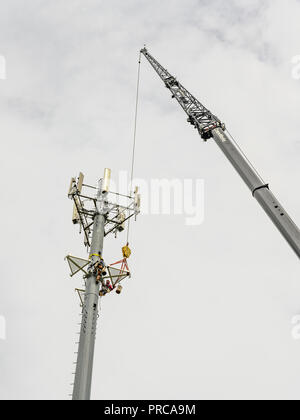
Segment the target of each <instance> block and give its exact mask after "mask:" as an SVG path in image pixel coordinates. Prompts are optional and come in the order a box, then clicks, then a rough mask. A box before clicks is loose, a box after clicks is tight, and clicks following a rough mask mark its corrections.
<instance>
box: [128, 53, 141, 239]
mask: <svg viewBox="0 0 300 420" xmlns="http://www.w3.org/2000/svg"><path fill="white" fill-rule="evenodd" d="M140 75H141V53H139V61H138V72H137V83H136V97H135V112H134V128H133V145H132V155H131V173H130V194H129V195H130V196H131V195H132V181H133V173H134V163H135V147H136V131H137V116H138V105H139V90H140ZM129 231H130V219H128V223H127V245H126V246H128V244H129Z"/></svg>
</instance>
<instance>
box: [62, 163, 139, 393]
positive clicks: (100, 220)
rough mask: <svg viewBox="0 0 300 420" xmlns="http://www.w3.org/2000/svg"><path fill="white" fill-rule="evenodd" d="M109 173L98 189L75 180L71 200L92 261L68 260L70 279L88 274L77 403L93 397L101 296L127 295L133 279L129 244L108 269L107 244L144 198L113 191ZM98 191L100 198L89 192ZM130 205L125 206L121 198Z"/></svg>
mask: <svg viewBox="0 0 300 420" xmlns="http://www.w3.org/2000/svg"><path fill="white" fill-rule="evenodd" d="M110 176H111V171H110V169H105V171H104V177H103V178H102V179H100V181H99V182H98V186H97V187H94V186H91V185H86V184H84V183H83V180H84V175H83V174H82V173H80V174H79V177H78V179H77V180H76V179H75V178H72V179H71V185H70V188H69V193H68V197H69V198H70V199H72V200H73V202H74V208H73V216H72V221H73V223H74V224H78V225H79V226H80V232H82V233H83V236H84V245H85V246H86V247H87V250H88V258H87V259H86V258H79V257H74V256H72V255H67V257H66V260H67V262H68V264H69V267H70V270H71V274H70V275H71V277H73V276H74V275H75V274H77V273H83V279H84V285H85V288H84V289H75V290H76V292H77V293H78V295H79V298H80V303H81V307H82V320H81V329H80V338H79V347H78V355H77V363H76V372H75V381H74V388H73V395H72V398H73V400H89V399H90V395H91V382H92V370H93V360H94V347H95V336H96V326H97V318H98V308H99V297H104V296H105V295H107V294H108V293H110V292H112V291H115V292H116V293H117V294H120V293H121V291H122V285H121V282H122V281H123V280H124V279H125V278H126V277H130V271H129V268H128V264H127V258H129V256H130V254H131V251H130V248H129V244H128V243H127V244H126V245H125V246H124V247H123V248H122V259H121V260H119V261H117V262H115V263H113V264H110V265H106V264H105V262H104V259H103V242H104V239H105V237H106V236H107V235H109V234H110V233H113V234H115V236H117V234H118V233H119V232H122V231H124V230H125V225H126V222H127V221H128V225H129V219H130V218H131V217H133V216H134V217H135V218H136V216H137V215H138V214H139V213H140V195H139V193H138V188H135V191H134V193H133V194H130V195H128V196H127V195H123V194H119V193H116V192H112V191H110V190H109V187H110ZM91 190H93V191H94V192H95V193H96V194H94V196H91V195H93V194H90V193H89V192H86V191H91ZM122 197H123V201H124V200H126V203H127V204H126V205H121V204H120V199H121V198H122Z"/></svg>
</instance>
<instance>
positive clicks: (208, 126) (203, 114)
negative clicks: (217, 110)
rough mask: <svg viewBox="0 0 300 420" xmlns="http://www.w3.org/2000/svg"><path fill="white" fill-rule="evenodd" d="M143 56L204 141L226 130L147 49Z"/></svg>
mask: <svg viewBox="0 0 300 420" xmlns="http://www.w3.org/2000/svg"><path fill="white" fill-rule="evenodd" d="M141 54H143V55H144V56H145V58H146V59H147V60H148V61H149V63H150V64H151V66H152V67H153V68H154V70H155V71H156V73H157V74H158V75H159V77H160V78H161V79H162V81H163V82H164V84H165V86H166V87H167V88H168V89H169V90H170V91H171V94H172V98H175V99H176V100H177V102H178V103H179V104H180V106H181V107H182V108H183V110H184V111H185V112H186V114H187V116H188V119H187V121H188V122H189V123H190V124H192V125H193V126H194V127H195V128H197V130H198V132H199V134H200V136H201V137H202V138H203V139H204V140H207V139H209V138H210V137H212V134H211V132H212V130H213V129H215V128H218V127H220V128H222V129H223V130H224V129H225V125H224V124H223V123H222V122H221V121H220V120H219V119H218V118H217V117H216V116H215V115H213V114H212V113H211V112H210V111H209V110H208V109H207V108H205V106H204V105H202V104H201V102H199V101H198V99H196V98H195V97H194V96H193V95H192V94H191V93H190V92H189V91H188V90H187V89H186V88H185V87H184V86H182V84H181V83H179V82H178V80H176V78H175V77H174V76H172V75H171V74H170V73H169V72H168V70H166V69H165V68H164V67H163V66H162V65H161V64H160V63H159V62H158V61H157V60H156V59H155V58H154V57H152V55H151V54H149V52H148V50H147V49H146V48H143V49H141Z"/></svg>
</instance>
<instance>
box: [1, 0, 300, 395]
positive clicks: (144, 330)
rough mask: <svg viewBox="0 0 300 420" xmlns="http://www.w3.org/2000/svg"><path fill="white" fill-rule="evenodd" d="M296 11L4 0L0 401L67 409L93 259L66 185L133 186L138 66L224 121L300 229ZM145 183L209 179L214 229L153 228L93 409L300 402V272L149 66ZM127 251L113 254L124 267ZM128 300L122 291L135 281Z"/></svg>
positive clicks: (115, 321) (115, 0) (263, 0)
mask: <svg viewBox="0 0 300 420" xmlns="http://www.w3.org/2000/svg"><path fill="white" fill-rule="evenodd" d="M299 21H300V1H299V0H288V1H285V2H283V1H280V0H272V1H270V0H269V1H267V0H259V1H256V0H251V1H250V0H243V1H241V0H239V1H237V0H236V1H235V0H228V1H226V2H224V1H220V0H213V1H212V0H209V1H206V0H186V1H179V0H171V1H161V0H159V1H158V0H152V1H151V2H150V1H144V0H142V1H141V0H139V1H138V0H127V1H126V2H125V1H121V0H111V1H109V2H104V1H101V0H68V1H64V2H62V1H58V0H52V1H51V2H49V1H45V0H44V1H41V0H26V1H25V0H10V1H9V2H2V4H1V6H0V55H2V56H3V57H5V60H6V73H7V78H6V80H0V92H1V94H0V109H1V117H0V118H1V124H0V131H1V146H2V148H1V154H0V159H1V164H0V170H1V178H0V182H1V192H2V218H1V232H2V246H1V254H0V255H1V272H2V275H1V294H0V316H3V317H5V319H6V328H7V331H6V333H7V338H6V340H0V372H1V374H0V398H1V399H16V398H18V399H65V398H68V394H70V393H71V391H72V387H71V386H70V384H71V383H72V382H73V377H74V376H73V375H72V372H74V365H73V362H74V360H75V355H74V352H75V351H76V345H75V342H76V341H77V339H78V335H76V332H77V331H79V327H78V325H77V324H78V323H79V321H80V317H79V314H80V308H79V302H78V298H77V296H76V295H75V293H74V288H75V287H78V286H79V287H80V286H81V283H82V282H81V279H80V276H79V277H77V278H72V279H70V277H69V273H68V267H67V264H66V262H65V261H64V260H63V259H64V257H65V255H66V254H68V253H71V254H74V255H77V256H82V257H85V256H86V254H85V251H84V248H83V245H82V238H81V237H80V236H79V235H78V230H77V228H75V227H74V226H73V225H72V223H71V213H72V203H71V201H69V200H68V199H67V189H68V186H69V181H70V177H71V176H76V175H77V174H78V173H79V171H82V172H84V174H85V176H86V181H87V182H89V183H91V184H95V183H96V180H97V179H98V178H99V177H101V176H102V173H103V169H104V168H105V167H110V168H111V169H112V174H113V177H114V178H115V180H117V178H118V173H119V171H120V170H129V169H130V154H131V145H132V134H133V120H134V106H135V85H136V77H137V61H138V51H139V49H140V48H141V47H142V46H143V45H144V43H146V44H147V46H148V49H149V51H150V52H151V53H152V54H153V55H154V56H155V57H156V58H157V59H158V60H159V61H160V62H161V63H162V64H163V65H164V66H165V67H166V68H167V69H168V70H169V71H170V72H171V73H172V74H174V75H175V76H176V77H177V78H178V79H179V80H180V81H181V82H182V83H183V85H184V86H185V87H187V88H188V89H189V90H190V91H191V92H192V93H193V94H194V95H195V96H196V97H198V99H199V100H201V101H203V102H204V104H205V105H206V106H207V107H208V108H210V109H211V111H212V112H213V113H215V114H216V115H218V117H219V118H220V119H221V120H222V121H224V122H225V123H226V125H227V127H228V129H229V131H230V132H231V133H232V134H233V135H234V137H235V138H236V140H237V141H238V142H239V144H240V146H241V147H242V148H243V149H244V151H245V152H246V154H247V156H248V157H249V158H250V160H251V161H252V162H253V163H254V164H255V166H256V167H257V169H258V170H259V172H260V173H261V175H262V176H263V177H264V179H265V180H266V182H269V183H270V187H271V189H272V191H273V192H274V193H275V195H276V196H277V197H278V198H279V200H280V201H281V202H282V204H283V205H284V207H285V208H286V209H287V210H288V212H289V213H290V215H291V216H292V217H293V218H294V219H295V222H296V223H297V224H298V225H299V223H300V200H299V176H300V165H299V155H300V134H299V133H300V120H299V108H300V96H299V93H300V80H297V79H296V78H295V77H294V78H293V77H292V74H293V73H292V71H293V64H292V59H293V57H295V56H297V55H299V54H300V33H299ZM135 175H136V177H137V178H141V179H145V180H148V181H149V180H150V179H151V178H168V179H174V178H177V179H180V180H184V179H186V178H187V179H193V180H194V181H195V180H196V179H203V180H204V183H205V219H204V223H202V224H201V225H199V226H186V224H185V217H184V215H181V216H180V215H179V216H174V215H170V216H164V215H156V216H154V215H144V216H141V217H139V219H138V221H137V222H136V223H135V224H133V225H132V227H133V230H132V235H131V247H132V250H133V253H132V257H131V258H130V260H129V264H130V268H131V271H132V278H131V279H129V280H128V281H126V287H124V292H123V294H122V295H120V296H117V295H115V294H113V295H109V296H107V297H106V298H105V299H104V300H103V301H102V311H101V315H100V319H99V324H98V333H97V344H96V351H95V364H94V379H93V390H92V397H93V398H94V399H114V398H118V399H154V398H158V399H162V398H165V399H166V398H172V399H184V398H186V399H193V398H194V399H202V398H203V399H204V398H208V399H216V398H234V399H235V398H272V399H273V398H296V399H298V398H299V397H300V340H298V341H297V340H293V338H292V335H291V331H292V325H291V320H292V318H293V316H295V315H297V314H300V281H299V260H298V258H297V257H296V255H295V254H294V253H293V251H292V250H291V249H290V248H289V246H288V245H287V243H286V242H285V241H284V239H283V238H282V237H281V236H280V234H279V233H278V232H277V230H276V229H275V228H274V226H273V225H272V223H271V222H270V221H269V220H268V218H267V216H266V215H265V214H264V212H263V211H262V209H261V208H260V207H259V205H258V204H257V203H256V201H255V200H253V198H252V197H251V194H250V192H249V191H248V189H247V187H246V186H245V185H244V184H243V182H242V180H241V179H240V178H239V176H238V175H237V174H236V173H235V171H234V169H233V168H232V167H231V166H230V164H229V163H228V162H227V161H226V158H225V157H224V156H223V155H222V153H221V151H220V150H219V149H218V147H217V146H216V145H215V143H214V142H213V141H209V142H207V143H203V142H202V140H201V139H200V138H199V136H198V135H197V133H196V131H195V130H193V129H192V128H191V126H190V125H189V124H187V123H186V116H185V115H184V114H183V112H182V110H181V109H180V107H179V106H178V104H176V103H175V102H174V101H172V99H171V98H170V94H169V92H168V91H167V90H166V89H165V88H164V86H163V84H162V82H161V81H160V80H159V78H158V77H157V75H156V74H155V72H154V71H153V69H152V68H151V67H150V65H149V63H147V62H146V61H145V60H143V61H142V67H141V90H140V107H139V118H138V133H137V149H136V166H135ZM124 241H125V236H124V237H123V238H121V237H120V239H118V240H117V241H115V240H114V239H113V238H110V239H108V240H107V241H106V243H105V248H104V257H105V260H106V261H107V262H113V261H115V260H117V259H119V257H120V255H121V246H122V245H123V244H124ZM124 286H125V283H124Z"/></svg>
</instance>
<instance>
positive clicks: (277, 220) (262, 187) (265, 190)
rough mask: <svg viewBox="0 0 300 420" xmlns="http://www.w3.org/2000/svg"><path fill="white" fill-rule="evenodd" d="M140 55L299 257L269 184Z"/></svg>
mask: <svg viewBox="0 0 300 420" xmlns="http://www.w3.org/2000/svg"><path fill="white" fill-rule="evenodd" d="M141 54H143V55H144V56H145V58H146V59H147V60H148V61H149V63H150V64H151V66H152V67H153V68H154V70H155V71H156V73H157V74H158V75H159V77H160V78H161V79H162V81H163V82H164V84H165V86H166V87H167V88H168V89H169V90H170V91H171V93H172V98H175V99H176V100H177V101H178V102H179V104H180V106H181V107H182V108H183V110H184V111H185V112H186V114H187V115H188V119H187V121H188V122H189V123H190V124H192V125H193V126H194V127H195V128H196V129H197V130H198V132H199V134H200V136H201V137H202V139H203V140H204V141H207V140H208V139H210V138H213V139H214V140H215V142H216V143H217V145H218V146H219V147H220V149H221V150H222V152H223V153H224V154H225V156H226V157H227V158H228V160H229V161H230V162H231V164H232V165H233V167H234V168H235V169H236V171H237V172H238V173H239V175H240V176H241V177H242V179H243V180H244V181H245V183H246V185H247V186H248V187H249V189H250V191H251V193H252V195H253V197H254V198H256V200H257V201H258V202H259V204H260V205H261V207H262V208H263V209H264V210H265V212H266V213H267V215H268V216H269V217H270V219H271V220H272V222H273V223H274V224H275V225H276V227H277V228H278V230H279V231H280V232H281V233H282V235H283V236H284V238H285V239H286V240H287V242H288V243H289V244H290V246H291V247H292V248H293V250H294V251H295V252H296V254H297V255H298V257H299V258H300V230H299V228H298V227H297V225H296V224H295V223H294V222H293V220H292V219H291V218H290V216H289V215H288V214H287V212H286V211H285V210H284V209H283V207H282V205H281V204H280V203H279V201H278V200H277V199H276V197H275V196H274V195H273V194H272V192H271V191H270V189H269V185H268V184H266V183H265V182H264V181H263V180H262V179H261V178H260V176H259V175H258V174H257V172H256V171H255V169H254V168H253V167H252V165H251V164H250V162H249V161H248V160H247V158H246V157H245V155H244V154H243V153H242V152H241V150H240V149H239V148H238V147H237V146H236V145H235V144H234V142H233V141H232V140H231V138H230V137H229V136H228V135H227V133H226V128H225V125H224V124H223V123H222V122H221V121H220V120H219V119H218V118H217V117H216V116H215V115H213V114H212V113H211V112H210V111H209V110H208V109H207V108H205V106H204V105H202V104H201V103H200V102H199V101H198V100H197V99H196V98H195V97H194V96H193V95H192V94H191V93H190V92H189V91H188V90H186V89H185V88H184V87H183V86H182V85H181V84H180V83H179V82H178V81H177V80H176V78H175V77H174V76H172V75H171V74H170V73H169V72H168V71H167V70H166V69H165V68H164V67H163V66H162V65H161V64H160V63H159V62H158V61H157V60H155V58H154V57H152V55H151V54H149V52H148V50H147V49H146V48H143V49H142V50H141Z"/></svg>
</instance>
